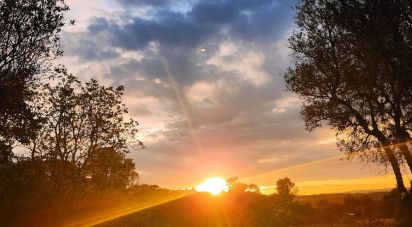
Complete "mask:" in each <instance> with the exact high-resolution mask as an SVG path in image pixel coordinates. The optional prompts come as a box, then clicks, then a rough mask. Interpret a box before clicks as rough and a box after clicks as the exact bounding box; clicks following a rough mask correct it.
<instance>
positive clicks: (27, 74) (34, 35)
mask: <svg viewBox="0 0 412 227" xmlns="http://www.w3.org/2000/svg"><path fill="white" fill-rule="evenodd" d="M67 10H68V7H67V6H66V4H65V3H64V1H63V0H33V1H25V0H0V31H1V32H0V96H1V97H2V98H1V100H0V165H7V164H8V163H9V164H10V162H11V159H12V158H13V154H12V148H13V146H14V145H15V142H16V141H17V142H19V143H23V144H27V143H28V142H29V140H30V139H31V138H33V137H34V136H35V133H36V131H37V130H38V129H39V128H40V123H41V118H39V117H38V116H36V114H35V112H34V111H33V110H32V109H31V108H30V106H29V104H28V103H29V102H30V101H32V99H33V98H34V92H33V88H34V87H35V85H36V84H37V82H38V81H39V80H40V78H41V77H44V76H47V74H48V73H50V72H51V71H52V65H51V60H53V59H54V58H56V57H57V56H60V55H61V54H62V51H61V49H60V32H61V29H62V27H63V26H64V21H63V16H64V13H65V12H66V11H67Z"/></svg>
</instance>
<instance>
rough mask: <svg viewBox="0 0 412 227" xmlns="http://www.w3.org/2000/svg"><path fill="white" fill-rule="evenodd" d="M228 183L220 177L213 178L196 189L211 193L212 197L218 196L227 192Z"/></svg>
mask: <svg viewBox="0 0 412 227" xmlns="http://www.w3.org/2000/svg"><path fill="white" fill-rule="evenodd" d="M227 190H228V187H227V184H226V181H225V180H223V179H222V178H220V177H212V178H209V179H207V180H206V181H205V182H203V183H201V184H199V185H198V186H197V187H196V191H198V192H209V193H210V194H212V195H218V194H220V193H222V192H223V191H227Z"/></svg>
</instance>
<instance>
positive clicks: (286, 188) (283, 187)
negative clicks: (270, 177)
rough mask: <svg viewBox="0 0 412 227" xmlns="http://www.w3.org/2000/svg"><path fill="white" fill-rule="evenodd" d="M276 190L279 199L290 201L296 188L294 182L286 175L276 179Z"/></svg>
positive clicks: (295, 192) (294, 194)
mask: <svg viewBox="0 0 412 227" xmlns="http://www.w3.org/2000/svg"><path fill="white" fill-rule="evenodd" d="M276 192H277V195H278V196H279V198H280V199H281V200H284V201H290V202H291V201H293V200H294V198H295V196H296V194H297V188H296V187H295V183H293V182H292V181H291V180H290V179H289V178H288V177H286V178H282V179H279V180H278V181H276Z"/></svg>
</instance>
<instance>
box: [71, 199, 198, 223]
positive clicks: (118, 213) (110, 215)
mask: <svg viewBox="0 0 412 227" xmlns="http://www.w3.org/2000/svg"><path fill="white" fill-rule="evenodd" d="M192 194H193V192H185V193H184V194H176V195H172V196H170V195H169V196H165V197H164V198H157V199H156V200H149V201H142V202H138V203H135V204H133V205H130V206H129V207H126V208H119V209H115V210H109V211H106V212H101V213H99V214H98V215H95V216H92V217H88V218H85V219H82V220H77V221H75V222H72V223H68V224H66V225H64V226H66V227H76V226H95V225H98V224H102V223H104V222H107V221H110V220H113V219H116V218H120V217H123V216H126V215H128V214H132V213H136V212H140V211H143V210H146V209H148V208H152V207H156V206H159V205H162V204H165V203H168V202H172V201H175V200H178V199H182V198H184V197H187V196H189V195H192Z"/></svg>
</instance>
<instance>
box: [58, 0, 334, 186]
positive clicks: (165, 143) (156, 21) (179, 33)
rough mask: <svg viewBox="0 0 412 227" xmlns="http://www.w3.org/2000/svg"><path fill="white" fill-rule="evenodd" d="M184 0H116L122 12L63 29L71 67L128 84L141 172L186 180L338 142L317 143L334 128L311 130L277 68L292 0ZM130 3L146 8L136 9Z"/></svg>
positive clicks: (265, 165) (254, 167) (280, 162)
mask: <svg viewBox="0 0 412 227" xmlns="http://www.w3.org/2000/svg"><path fill="white" fill-rule="evenodd" d="M180 2H186V3H185V4H187V5H186V6H185V8H178V7H173V6H172V4H169V5H168V3H170V1H161V0H154V1H149V0H147V1H146V0H140V1H132V0H117V3H120V4H121V5H122V6H123V10H119V11H116V12H112V13H111V14H101V15H94V17H93V19H92V20H90V21H89V22H88V24H86V25H84V27H85V28H86V29H84V30H81V31H73V32H67V33H65V34H64V37H63V39H64V42H65V50H66V57H67V58H71V61H70V63H71V66H72V67H70V69H77V72H79V74H77V75H79V76H80V77H82V78H89V77H91V76H96V77H99V78H100V79H101V81H102V82H103V83H105V84H109V85H112V84H113V85H118V84H123V85H125V88H126V91H125V92H126V93H125V102H126V104H127V105H128V107H129V110H130V111H129V114H130V116H132V117H134V118H136V119H137V120H138V121H139V122H140V125H141V129H140V133H141V136H142V137H143V140H144V141H145V142H146V145H147V146H148V149H147V151H145V152H144V153H133V157H134V158H135V161H136V164H137V168H138V170H142V171H143V172H144V173H145V174H146V175H145V176H142V179H143V180H144V181H145V182H146V183H159V184H162V185H164V186H170V187H172V186H173V185H180V186H185V184H186V186H188V185H187V183H188V182H193V180H194V179H199V178H202V177H206V176H204V175H206V174H213V173H215V174H219V175H220V174H221V175H224V176H225V175H227V176H231V175H242V174H246V173H258V172H261V171H267V170H269V169H270V168H275V167H280V166H287V165H290V164H297V163H302V162H305V161H308V160H310V159H316V158H322V157H325V156H328V154H327V152H330V150H333V146H334V145H333V144H331V143H324V142H323V143H322V142H321V141H330V136H329V135H327V134H321V133H318V134H316V133H315V134H313V135H311V136H308V134H307V133H306V132H305V131H304V125H303V122H302V121H301V120H300V119H299V101H298V100H296V98H294V97H292V96H291V94H289V93H287V92H285V88H284V84H283V79H282V76H281V75H282V73H283V72H284V70H285V68H286V67H287V64H288V61H289V58H288V48H287V36H288V35H289V34H290V28H291V26H292V24H293V21H292V17H293V12H292V10H291V6H292V5H293V4H294V3H295V1H293V0H290V1H289V0H288V1H280V0H279V1H275V0H197V1H180ZM181 4H182V3H181ZM130 7H135V8H139V7H142V8H145V7H150V10H148V11H147V14H146V15H145V16H139V15H135V14H133V12H132V11H133V10H128V8H130ZM73 59H74V60H73ZM313 141H319V143H315V144H312V142H313ZM324 151H325V152H324ZM326 151H327V152H326ZM312 153H313V154H312ZM309 154H310V155H309ZM165 171H167V172H168V175H167V177H165V176H162V173H164V172H165ZM189 173H190V174H189ZM181 174H185V177H182V178H179V177H178V176H180V175H181ZM172 178H173V179H176V178H178V180H173V181H174V182H173V185H172V183H171V180H170V179H172Z"/></svg>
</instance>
